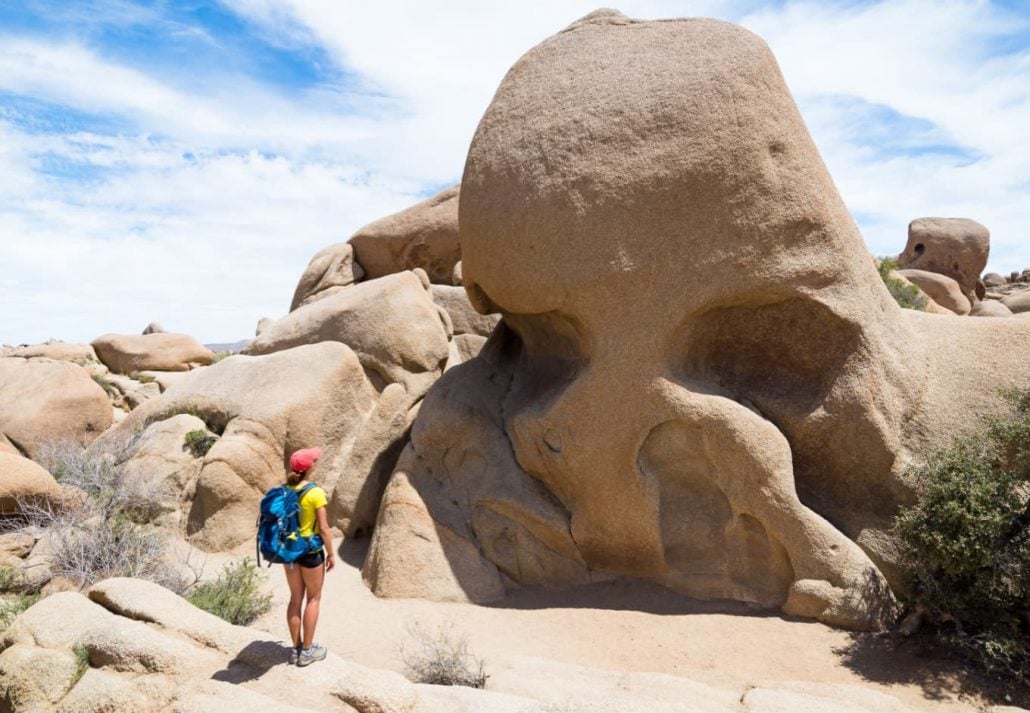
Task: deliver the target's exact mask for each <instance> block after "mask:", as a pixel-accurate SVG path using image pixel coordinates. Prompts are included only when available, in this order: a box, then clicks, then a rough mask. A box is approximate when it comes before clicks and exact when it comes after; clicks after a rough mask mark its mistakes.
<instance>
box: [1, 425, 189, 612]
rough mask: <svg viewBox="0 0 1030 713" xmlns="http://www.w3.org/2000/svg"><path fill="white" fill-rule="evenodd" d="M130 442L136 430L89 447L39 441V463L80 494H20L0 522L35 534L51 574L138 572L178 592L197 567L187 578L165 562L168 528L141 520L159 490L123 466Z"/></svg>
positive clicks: (91, 579) (81, 578)
mask: <svg viewBox="0 0 1030 713" xmlns="http://www.w3.org/2000/svg"><path fill="white" fill-rule="evenodd" d="M137 443H138V441H137V436H128V437H125V438H121V439H106V440H104V441H102V442H98V443H94V444H93V445H92V446H90V447H89V448H83V447H82V446H79V445H77V444H75V443H72V442H68V441H52V442H49V443H46V444H43V446H42V447H41V455H40V459H39V460H40V463H41V464H42V465H43V466H44V467H45V468H47V470H49V471H50V472H51V473H52V474H53V475H54V477H55V478H56V479H57V480H58V482H60V483H62V484H65V485H73V486H75V487H76V488H77V489H78V490H79V491H81V493H82V495H81V496H80V497H77V498H75V497H66V498H63V499H62V501H61V502H52V501H47V500H44V501H36V500H33V501H24V502H19V503H18V510H19V516H18V517H17V518H8V519H5V520H4V521H2V522H0V530H4V531H17V530H23V531H30V532H36V533H37V534H42V536H43V537H45V538H46V540H47V543H48V545H49V548H48V549H49V553H48V555H47V557H46V560H47V565H48V567H49V569H50V571H51V573H52V575H53V576H54V577H64V578H67V579H70V580H72V581H74V582H78V583H79V584H80V585H81V586H88V585H90V584H93V583H95V582H99V581H100V580H102V579H106V578H108V577H137V578H140V579H147V580H150V581H152V582H156V583H158V584H161V585H163V586H165V587H167V588H169V589H171V590H172V591H174V592H177V593H180V594H181V593H183V592H184V591H185V590H186V589H187V588H188V587H189V586H190V585H191V584H192V582H193V581H195V580H196V576H197V572H195V571H194V577H193V580H192V581H191V579H190V578H189V577H187V576H186V575H185V574H184V573H183V571H181V570H180V569H179V568H178V567H177V566H176V565H175V564H174V563H173V562H172V558H171V547H170V542H169V539H168V536H167V534H166V533H165V532H163V531H162V530H160V529H158V528H157V527H155V526H153V525H150V524H148V523H147V521H146V520H147V515H148V513H150V512H152V511H153V510H154V508H155V507H156V504H155V501H154V498H155V497H156V496H158V495H159V494H158V493H156V492H155V490H154V488H153V487H152V485H151V484H148V483H144V482H139V481H136V480H134V479H132V478H130V477H128V476H127V475H126V473H125V469H124V465H125V463H126V461H127V460H128V459H129V458H130V457H131V456H132V455H133V454H134V453H135V452H136V449H137ZM185 564H186V565H187V566H189V562H188V561H187V562H186V563H185Z"/></svg>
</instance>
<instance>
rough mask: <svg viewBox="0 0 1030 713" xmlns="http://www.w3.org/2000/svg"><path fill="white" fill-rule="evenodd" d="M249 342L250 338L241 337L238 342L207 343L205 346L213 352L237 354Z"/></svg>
mask: <svg viewBox="0 0 1030 713" xmlns="http://www.w3.org/2000/svg"><path fill="white" fill-rule="evenodd" d="M248 344H250V340H249V339H241V340H240V341H238V342H228V343H225V344H222V343H219V344H205V345H204V346H205V347H207V348H208V349H210V350H211V351H213V352H232V353H233V354H236V353H237V352H239V351H240V350H241V349H243V348H244V347H245V346H247V345H248Z"/></svg>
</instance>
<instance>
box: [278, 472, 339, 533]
mask: <svg viewBox="0 0 1030 713" xmlns="http://www.w3.org/2000/svg"><path fill="white" fill-rule="evenodd" d="M306 485H307V483H303V482H301V483H297V484H296V485H288V486H287V487H289V488H293V489H294V490H295V491H297V492H298V493H299V492H300V491H301V490H303V489H304V487H305V486H306ZM328 502H329V498H327V497H326V494H325V491H324V490H322V488H320V487H319V486H317V485H316V486H315V487H313V488H311V489H310V490H308V492H306V493H304V495H303V496H302V497H301V499H300V518H299V520H300V535H301V537H311V536H312V535H317V534H319V532H318V515H317V510H318V509H319V508H323V507H325V506H326V504H327V503H328Z"/></svg>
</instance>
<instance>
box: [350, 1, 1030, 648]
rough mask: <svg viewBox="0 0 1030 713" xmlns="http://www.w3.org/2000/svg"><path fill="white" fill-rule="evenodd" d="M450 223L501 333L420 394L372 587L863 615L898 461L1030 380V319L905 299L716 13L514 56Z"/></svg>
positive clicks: (870, 607)
mask: <svg viewBox="0 0 1030 713" xmlns="http://www.w3.org/2000/svg"><path fill="white" fill-rule="evenodd" d="M599 56H603V57H605V58H606V61H605V62H598V61H597V57H599ZM459 223H460V232H461V241H462V272H463V276H462V277H463V282H464V286H465V288H466V290H467V291H468V294H469V297H470V299H471V302H472V304H473V305H474V306H475V307H476V309H477V310H478V311H479V312H480V313H499V314H501V315H502V316H503V320H502V322H501V323H500V325H499V326H498V327H497V328H496V329H495V331H494V332H493V334H492V336H491V338H490V340H489V341H488V342H487V344H486V346H485V347H483V350H482V352H480V353H479V355H478V356H476V357H475V358H473V359H471V360H469V361H468V362H466V363H464V364H460V365H459V366H455V367H454V368H452V369H451V370H450V371H448V372H447V373H446V374H445V375H444V376H443V377H442V378H441V380H440V381H439V382H438V383H437V385H436V386H435V387H434V389H433V391H432V392H431V393H430V394H429V395H428V396H427V398H426V400H425V402H424V403H423V405H422V408H421V410H420V412H419V415H418V417H417V419H416V422H415V424H414V426H413V428H412V436H411V448H410V451H409V452H408V453H406V454H405V455H403V456H402V458H401V461H400V462H399V464H398V468H397V471H396V473H395V475H394V481H395V482H391V484H390V486H388V487H387V489H386V492H385V495H384V498H383V503H382V506H381V509H380V516H379V521H378V523H377V527H376V530H375V533H374V542H373V545H372V551H371V553H370V557H369V559H368V561H367V562H366V567H365V575H366V578H367V579H368V581H369V582H370V583H371V584H372V586H373V588H374V590H375V591H376V592H377V593H379V594H382V595H387V596H391V595H399V596H440V597H442V598H449V599H453V598H460V597H462V596H464V597H467V598H469V599H473V600H485V599H490V598H495V597H497V596H499V592H500V591H501V589H502V588H503V587H505V586H507V585H506V582H508V581H509V580H510V581H513V582H515V583H517V584H519V585H526V584H545V585H554V586H561V585H566V584H570V583H580V582H583V581H589V580H591V579H593V578H595V577H604V576H629V577H637V578H640V579H645V580H650V581H654V582H658V583H660V584H663V585H665V586H668V587H670V588H673V589H675V590H678V591H680V592H683V593H685V594H688V595H691V596H694V597H701V598H724V599H735V600H740V601H745V602H752V603H755V604H758V605H761V606H764V607H779V608H781V609H782V610H783V611H785V612H787V613H789V614H794V615H799V616H806V617H813V618H817V619H820V620H822V621H825V622H828V623H832V624H836V625H842V626H849V627H855V628H871V627H876V626H878V625H881V624H882V623H884V622H885V621H887V620H889V619H890V618H891V616H892V615H893V613H894V612H895V608H894V600H893V596H892V593H891V587H890V586H889V585H891V584H893V585H894V586H900V583H901V578H900V576H899V571H898V568H897V565H898V555H897V552H896V550H895V549H894V545H893V541H892V540H891V538H890V535H889V532H890V527H891V522H892V519H893V517H894V515H895V513H896V511H897V508H898V506H899V504H900V503H903V502H905V501H906V500H907V499H908V498H910V497H911V490H910V484H909V482H908V481H906V480H905V479H904V478H903V477H902V473H903V471H904V470H905V468H906V466H907V465H908V463H909V462H912V461H914V460H916V458H918V457H920V456H921V455H922V454H924V453H925V452H927V450H929V449H932V448H933V447H936V446H938V445H942V444H944V443H947V442H948V441H949V440H950V439H951V438H952V437H954V436H955V435H957V434H960V433H964V432H968V430H969V429H970V428H973V427H975V425H976V415H977V414H987V413H989V412H990V411H991V410H992V409H997V408H1000V404H1001V401H1000V398H999V396H998V394H997V390H996V389H992V388H985V384H991V385H997V386H998V387H999V388H1000V387H1002V386H1005V385H1010V384H1011V383H1012V381H1013V380H1015V381H1020V380H1027V379H1030V363H1027V362H1026V360H1025V359H1021V358H1020V356H1019V354H1018V347H1017V346H1014V345H1019V344H1021V343H1025V340H1026V338H1027V336H1028V335H1030V331H1027V329H1028V328H1027V326H1026V325H1022V324H1018V323H1017V320H953V319H941V318H940V317H936V316H933V315H926V314H923V313H918V312H914V311H911V310H901V309H900V308H899V307H898V306H897V305H896V304H895V303H894V301H893V300H892V299H891V297H890V296H889V294H888V292H887V291H886V289H885V287H884V285H883V283H882V281H881V280H880V278H879V276H878V275H877V273H876V270H875V268H874V266H873V264H872V261H870V260H869V258H868V253H867V252H866V249H865V246H864V244H863V241H862V237H861V235H860V234H859V232H858V229H857V227H856V226H855V224H854V221H853V220H852V218H851V216H850V215H849V213H848V211H847V208H846V207H845V206H844V204H843V202H842V201H841V199H840V197H839V195H838V194H837V192H836V189H835V188H834V185H833V182H832V180H831V178H830V176H829V175H828V173H827V171H826V168H825V166H824V165H823V163H822V161H821V159H820V157H819V154H818V152H817V150H816V148H815V145H814V144H813V142H812V140H811V138H810V137H809V135H808V132H807V131H806V129H805V127H804V123H803V121H802V119H801V117H800V115H799V113H798V111H797V108H796V106H795V105H794V102H793V100H792V99H791V96H790V94H789V92H788V90H787V88H786V86H785V84H784V81H783V78H782V77H781V75H780V72H779V69H778V67H777V65H776V61H775V60H774V58H773V57H772V54H771V53H770V52H769V49H768V47H766V45H765V44H764V43H763V42H762V41H761V40H760V39H758V38H757V37H755V36H754V35H752V34H750V33H749V32H747V31H746V30H744V29H741V28H739V27H735V26H733V25H730V24H727V23H723V22H718V21H713V20H696V19H694V20H675V21H661V22H643V21H636V20H630V19H628V18H626V17H624V16H622V15H620V14H618V13H615V12H611V11H601V12H598V13H594V14H593V15H591V16H588V17H587V18H584V20H582V21H580V22H577V23H575V24H574V25H573V26H571V27H570V28H568V29H566V30H565V31H564V32H562V33H559V34H558V35H555V36H554V37H551V38H549V39H547V40H545V41H543V42H542V43H541V44H539V45H538V46H537V47H535V48H534V49H532V50H531V51H530V52H529V53H527V54H526V55H525V56H523V57H522V58H521V59H520V60H519V61H518V62H517V63H516V64H515V65H514V66H513V67H512V69H511V70H510V71H509V73H508V75H507V76H506V77H505V79H504V81H503V82H502V84H501V86H500V88H499V89H498V91H497V93H496V94H495V96H494V99H493V101H492V103H491V105H490V107H489V108H488V109H487V111H486V113H485V115H484V117H483V119H482V121H481V122H480V125H479V127H478V129H477V131H476V134H475V136H474V138H473V141H472V145H471V147H470V150H469V156H468V159H467V162H466V166H465V174H464V177H463V179H462V197H461V203H460V207H459ZM976 274H977V275H978V274H979V271H977V272H976ZM741 275H747V276H748V278H747V279H746V280H742V279H741V277H740V276H741ZM685 285H687V286H689V289H686V288H685V287H684V286H685ZM945 343H950V344H951V345H952V346H951V347H945V346H943V345H944V344H945ZM416 558H417V561H416ZM448 566H449V567H450V569H449V570H448V571H447V572H445V571H443V569H442V568H444V567H448ZM394 568H406V569H407V571H408V572H409V573H410V576H408V577H401V576H398V575H397V574H396V570H395V569H394ZM395 588H396V589H395Z"/></svg>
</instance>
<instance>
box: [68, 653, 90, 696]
mask: <svg viewBox="0 0 1030 713" xmlns="http://www.w3.org/2000/svg"><path fill="white" fill-rule="evenodd" d="M72 653H73V654H75V673H73V674H72V680H71V682H70V683H71V685H72V686H74V685H75V684H76V683H78V682H79V679H80V678H82V677H83V676H84V675H86V671H88V670H89V651H87V650H86V647H85V646H83V645H82V644H76V646H75V647H74V648H72Z"/></svg>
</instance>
